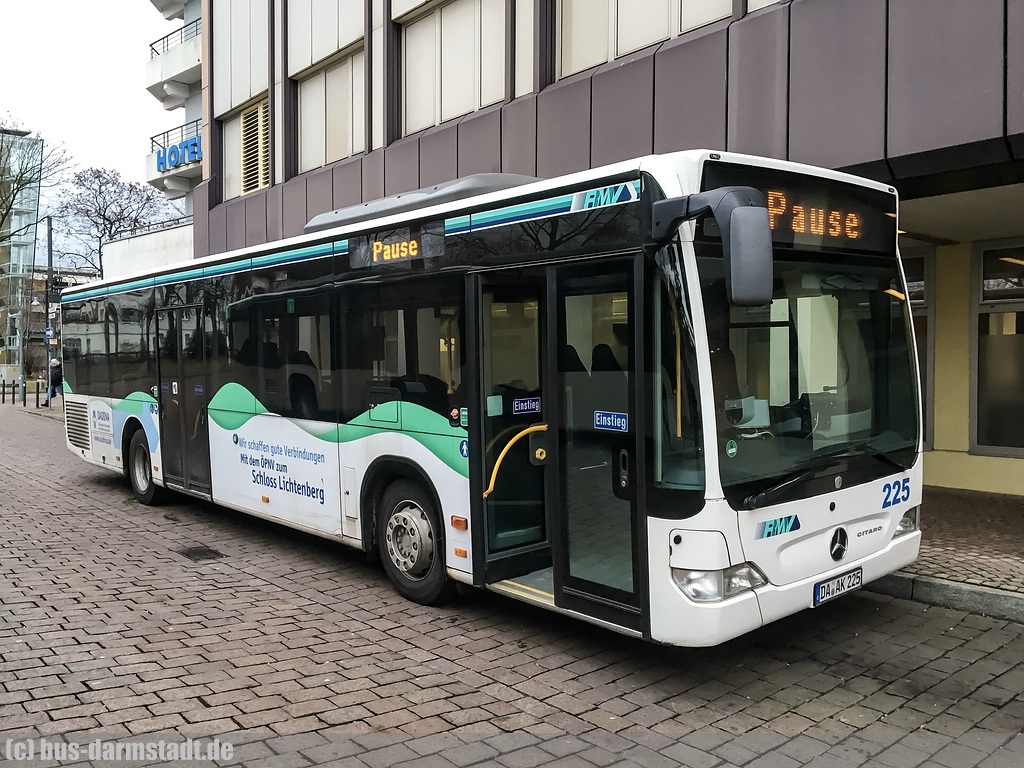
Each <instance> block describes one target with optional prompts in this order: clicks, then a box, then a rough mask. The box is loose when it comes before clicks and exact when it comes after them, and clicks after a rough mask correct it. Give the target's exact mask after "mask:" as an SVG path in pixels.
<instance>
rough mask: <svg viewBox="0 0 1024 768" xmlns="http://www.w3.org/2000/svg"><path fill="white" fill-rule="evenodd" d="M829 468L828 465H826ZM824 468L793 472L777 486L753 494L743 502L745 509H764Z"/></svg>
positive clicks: (817, 467)
mask: <svg viewBox="0 0 1024 768" xmlns="http://www.w3.org/2000/svg"><path fill="white" fill-rule="evenodd" d="M825 466H827V465H825ZM824 468H825V467H824V466H816V467H811V468H810V469H798V470H796V471H793V472H789V473H787V474H786V476H785V477H783V478H782V480H780V481H779V482H777V483H776V484H775V485H772V486H769V487H768V488H765V489H764V490H763V491H761V492H760V493H752V494H750V495H749V496H747V498H745V499H744V500H743V508H744V509H757V508H758V507H763V506H764V505H765V504H768V503H769V502H772V501H775V499H777V498H778V497H779V496H781V495H782V494H783V493H785V492H786V491H788V490H789V489H790V488H792V487H793V486H794V485H796V484H797V483H799V482H801V481H802V480H806V479H807V478H808V477H810V476H811V475H813V474H814V473H815V472H817V471H819V470H821V469H824Z"/></svg>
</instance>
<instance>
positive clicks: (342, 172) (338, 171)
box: [331, 157, 363, 208]
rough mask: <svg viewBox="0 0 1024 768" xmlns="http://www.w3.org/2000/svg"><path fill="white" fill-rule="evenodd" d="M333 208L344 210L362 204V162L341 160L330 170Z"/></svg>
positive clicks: (358, 158)
mask: <svg viewBox="0 0 1024 768" xmlns="http://www.w3.org/2000/svg"><path fill="white" fill-rule="evenodd" d="M331 175H332V179H333V181H332V183H333V186H334V198H333V199H334V207H335V208H346V207H348V206H350V205H358V204H359V203H361V202H363V160H362V158H361V157H357V158H355V159H352V160H343V161H342V162H340V163H338V164H337V165H335V166H334V167H333V168H332V169H331Z"/></svg>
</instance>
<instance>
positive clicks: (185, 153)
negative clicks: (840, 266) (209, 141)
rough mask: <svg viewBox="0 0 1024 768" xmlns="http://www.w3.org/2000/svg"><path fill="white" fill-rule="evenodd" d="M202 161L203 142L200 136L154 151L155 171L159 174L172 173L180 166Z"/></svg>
mask: <svg viewBox="0 0 1024 768" xmlns="http://www.w3.org/2000/svg"><path fill="white" fill-rule="evenodd" d="M202 159H203V142H202V137H201V136H193V137H192V138H191V139H185V140H184V141H182V142H180V143H178V144H172V145H171V146H169V147H166V148H164V149H158V150H157V151H156V170H157V172H159V173H164V172H165V171H173V170H174V169H175V168H177V167H178V166H181V165H188V164H190V163H197V162H199V161H200V160H202Z"/></svg>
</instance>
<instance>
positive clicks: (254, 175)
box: [240, 101, 270, 195]
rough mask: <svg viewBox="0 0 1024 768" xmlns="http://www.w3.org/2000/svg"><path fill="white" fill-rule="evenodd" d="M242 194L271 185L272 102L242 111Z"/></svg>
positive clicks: (264, 102)
mask: <svg viewBox="0 0 1024 768" xmlns="http://www.w3.org/2000/svg"><path fill="white" fill-rule="evenodd" d="M240 127H241V132H242V141H241V144H242V168H241V177H242V194H243V195H244V194H246V193H247V192H254V191H255V190H257V189H263V188H264V187H269V186H270V102H268V101H261V102H259V103H258V104H254V105H253V106H251V107H249V108H248V109H245V110H243V111H242V116H241V126H240Z"/></svg>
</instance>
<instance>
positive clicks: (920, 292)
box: [901, 248, 935, 450]
mask: <svg viewBox="0 0 1024 768" xmlns="http://www.w3.org/2000/svg"><path fill="white" fill-rule="evenodd" d="M901 255H902V257H903V273H904V275H906V278H907V301H909V302H910V312H911V318H912V320H913V323H914V340H915V342H916V343H917V362H918V366H919V372H918V373H919V376H920V381H921V404H922V410H923V412H924V413H923V416H924V419H923V426H924V446H925V448H926V449H927V450H931V447H932V425H933V422H934V418H933V414H934V411H935V408H934V405H933V403H934V391H935V376H934V370H935V362H934V361H935V343H934V342H935V333H934V330H933V327H934V308H935V299H934V296H933V291H934V289H933V287H932V274H933V268H934V266H933V265H934V259H935V249H934V248H910V249H907V250H905V251H903V253H902V254H901Z"/></svg>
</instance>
